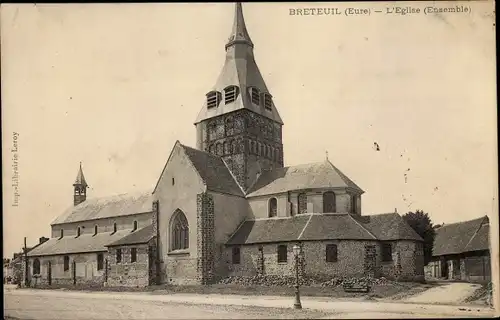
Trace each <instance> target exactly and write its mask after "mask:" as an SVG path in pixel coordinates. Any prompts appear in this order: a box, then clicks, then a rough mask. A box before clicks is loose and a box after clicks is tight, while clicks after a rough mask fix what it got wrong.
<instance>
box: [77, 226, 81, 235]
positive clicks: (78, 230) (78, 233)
mask: <svg viewBox="0 0 500 320" xmlns="http://www.w3.org/2000/svg"><path fill="white" fill-rule="evenodd" d="M80 232H81V229H80V227H78V228H76V237H77V238H78V237H79V236H80Z"/></svg>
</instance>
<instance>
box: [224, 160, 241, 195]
mask: <svg viewBox="0 0 500 320" xmlns="http://www.w3.org/2000/svg"><path fill="white" fill-rule="evenodd" d="M220 159H221V160H222V162H223V163H224V166H226V168H227V171H229V174H230V175H231V177H232V178H233V180H234V182H236V185H237V186H238V187H239V188H240V190H241V193H242V194H243V196H244V197H245V196H246V193H245V190H244V189H243V187H242V186H241V185H240V183H239V182H238V179H236V177H235V176H234V174H233V172H232V171H231V169H229V167H228V166H227V163H226V161H224V159H222V158H220Z"/></svg>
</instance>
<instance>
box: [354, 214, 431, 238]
mask: <svg viewBox="0 0 500 320" xmlns="http://www.w3.org/2000/svg"><path fill="white" fill-rule="evenodd" d="M353 217H355V219H356V221H358V222H359V223H360V224H361V225H362V226H363V227H364V228H366V229H368V230H369V231H370V232H371V233H372V234H373V235H374V236H375V237H376V238H377V239H379V240H382V241H386V240H387V241H388V240H416V241H423V239H422V237H420V236H419V235H418V234H417V232H416V231H415V230H413V228H412V227H411V226H410V225H409V224H408V223H406V221H404V219H403V218H402V217H401V216H400V215H399V214H398V213H395V212H392V213H384V214H375V215H365V216H353Z"/></svg>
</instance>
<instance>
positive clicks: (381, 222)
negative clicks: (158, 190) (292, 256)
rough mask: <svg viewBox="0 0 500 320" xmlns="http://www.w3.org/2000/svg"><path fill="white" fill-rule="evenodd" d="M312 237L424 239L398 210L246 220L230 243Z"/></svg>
mask: <svg viewBox="0 0 500 320" xmlns="http://www.w3.org/2000/svg"><path fill="white" fill-rule="evenodd" d="M393 229H396V230H393ZM312 240H380V241H389V240H414V241H422V238H421V237H420V236H419V235H418V234H417V233H416V232H415V231H414V230H413V229H412V228H411V227H410V226H409V225H408V224H407V223H406V222H405V221H404V220H403V218H402V217H401V216H400V215H399V214H397V213H390V214H381V215H372V216H366V217H360V218H357V217H355V215H351V214H346V213H339V214H303V215H297V216H294V217H287V218H269V219H257V220H247V221H245V222H244V223H243V224H242V225H241V227H240V228H239V229H238V230H237V231H236V232H235V233H234V234H233V236H232V237H231V238H230V239H229V241H228V242H227V245H242V244H257V243H272V242H286V241H312Z"/></svg>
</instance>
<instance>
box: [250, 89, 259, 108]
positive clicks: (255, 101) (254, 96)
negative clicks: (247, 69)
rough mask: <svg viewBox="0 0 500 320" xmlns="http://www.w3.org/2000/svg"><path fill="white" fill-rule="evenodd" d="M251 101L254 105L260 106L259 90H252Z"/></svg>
mask: <svg viewBox="0 0 500 320" xmlns="http://www.w3.org/2000/svg"><path fill="white" fill-rule="evenodd" d="M250 99H251V100H252V103H253V104H256V105H258V106H260V93H259V90H258V89H257V88H250Z"/></svg>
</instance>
